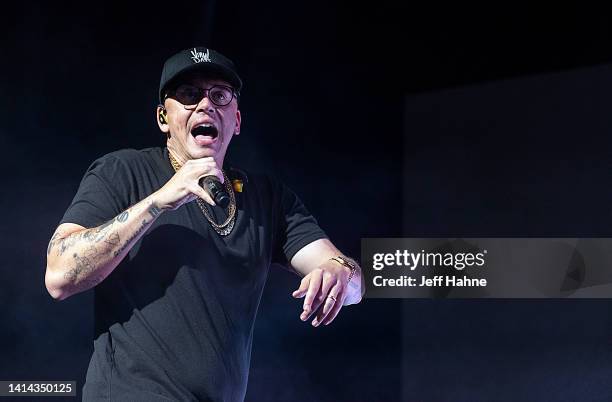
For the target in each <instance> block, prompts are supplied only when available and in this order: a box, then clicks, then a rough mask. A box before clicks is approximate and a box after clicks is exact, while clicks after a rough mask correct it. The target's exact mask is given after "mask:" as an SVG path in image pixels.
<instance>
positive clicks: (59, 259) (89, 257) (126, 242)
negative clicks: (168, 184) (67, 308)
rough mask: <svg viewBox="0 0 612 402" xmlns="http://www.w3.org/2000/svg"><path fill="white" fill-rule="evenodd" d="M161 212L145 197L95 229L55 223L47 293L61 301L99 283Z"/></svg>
mask: <svg viewBox="0 0 612 402" xmlns="http://www.w3.org/2000/svg"><path fill="white" fill-rule="evenodd" d="M161 212H162V209H161V208H159V207H158V204H157V203H156V202H154V198H153V196H149V197H147V198H145V199H144V200H142V201H140V202H139V203H138V204H135V205H133V206H132V207H130V208H128V209H127V210H125V211H123V212H122V213H120V214H119V215H117V217H115V218H113V219H111V220H109V221H108V222H106V223H104V224H102V225H100V226H98V227H95V228H90V229H86V228H84V227H82V226H80V225H76V224H74V223H63V224H61V225H59V227H58V228H57V230H56V231H55V233H54V234H53V237H52V238H51V241H50V242H49V246H48V248H47V271H46V274H45V285H46V287H47V291H48V292H49V294H50V295H51V296H52V297H53V298H54V299H59V300H63V299H66V298H67V297H70V296H72V295H74V294H76V293H79V292H83V291H85V290H87V289H90V288H92V287H94V286H96V285H97V284H98V283H100V282H102V280H104V278H106V277H107V276H108V275H109V274H110V273H111V272H112V271H113V270H114V269H115V267H117V265H119V262H121V260H122V259H123V257H125V255H126V254H127V253H128V251H129V250H130V249H131V248H132V246H133V245H134V243H136V242H137V241H138V239H140V237H141V236H142V235H143V234H144V233H145V232H146V230H147V229H148V228H149V227H150V226H151V224H152V223H153V222H154V221H155V219H156V218H157V217H158V216H159V215H160V214H161Z"/></svg>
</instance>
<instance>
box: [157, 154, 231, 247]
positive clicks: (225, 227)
mask: <svg viewBox="0 0 612 402" xmlns="http://www.w3.org/2000/svg"><path fill="white" fill-rule="evenodd" d="M168 156H169V157H170V164H172V168H174V171H175V172H177V171H178V170H179V169H180V168H181V165H180V164H179V163H178V162H177V161H176V159H174V157H173V156H172V154H171V153H170V151H169V150H168ZM222 173H223V178H224V180H223V181H224V184H225V189H226V190H227V193H228V194H229V197H230V205H229V211H228V214H227V215H228V216H227V219H226V220H225V222H223V223H222V224H220V225H219V224H218V223H217V222H215V221H214V219H213V217H212V216H211V214H210V212H208V208H207V207H206V202H205V201H204V200H203V199H201V198H200V197H198V198H196V202H197V203H198V206H199V207H200V209H201V210H202V213H203V214H204V216H205V217H206V220H208V223H210V225H211V226H212V228H213V229H214V230H215V232H217V233H219V234H220V235H221V236H227V235H228V234H230V233H231V232H232V229H234V223H236V197H235V196H234V189H233V188H232V185H231V184H230V180H229V178H228V177H227V175H226V174H225V172H223V171H222Z"/></svg>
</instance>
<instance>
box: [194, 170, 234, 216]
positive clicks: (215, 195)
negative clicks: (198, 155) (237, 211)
mask: <svg viewBox="0 0 612 402" xmlns="http://www.w3.org/2000/svg"><path fill="white" fill-rule="evenodd" d="M200 186H202V188H204V190H206V192H207V193H208V195H210V198H212V199H213V201H215V204H217V205H218V206H220V207H221V208H226V207H227V206H228V205H229V202H230V197H229V194H228V193H227V191H225V186H223V184H221V181H219V179H218V178H217V176H214V175H210V176H204V177H202V178H201V179H200Z"/></svg>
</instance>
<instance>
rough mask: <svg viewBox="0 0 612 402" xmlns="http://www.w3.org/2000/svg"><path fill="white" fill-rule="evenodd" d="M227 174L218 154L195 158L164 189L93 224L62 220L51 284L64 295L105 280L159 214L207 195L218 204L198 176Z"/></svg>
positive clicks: (50, 259)
mask: <svg viewBox="0 0 612 402" xmlns="http://www.w3.org/2000/svg"><path fill="white" fill-rule="evenodd" d="M211 174H214V175H216V176H217V177H218V178H219V180H221V182H223V174H222V173H221V170H220V169H219V167H218V166H217V163H216V161H215V159H214V158H213V157H205V158H200V159H192V160H188V161H187V162H185V164H184V165H183V166H182V167H181V168H180V169H179V170H178V171H177V172H176V174H175V175H174V176H172V178H171V179H170V180H169V181H168V182H167V183H166V184H165V185H164V186H163V187H162V188H160V189H159V190H157V191H156V192H154V193H153V194H151V195H150V196H148V197H147V198H145V199H143V200H142V201H140V202H139V203H138V204H136V205H134V206H132V207H130V208H128V209H127V210H125V211H123V212H122V213H120V214H119V215H117V217H115V218H113V219H111V220H110V221H108V222H106V223H104V224H102V225H100V226H98V227H96V228H91V229H86V228H84V227H82V226H79V225H76V224H74V223H64V224H62V225H60V226H59V227H58V228H57V230H56V231H55V233H54V234H53V237H52V238H51V241H50V242H49V247H48V248H47V272H46V274H45V285H46V287H47V291H48V292H49V294H51V296H52V297H53V298H54V299H59V300H63V299H65V298H67V297H70V296H72V295H73V294H76V293H79V292H83V291H85V290H87V289H91V288H93V287H94V286H96V285H97V284H98V283H100V282H102V281H103V280H104V278H106V277H107V276H108V275H110V273H111V272H112V271H113V270H114V269H115V267H117V265H119V262H121V260H122V259H123V257H125V255H126V254H127V253H128V251H130V249H131V248H132V247H133V246H134V244H135V243H136V242H137V241H138V239H140V237H142V235H143V234H144V233H145V232H146V231H147V229H148V228H149V227H150V226H151V224H152V223H153V222H154V221H155V219H157V217H158V216H159V214H161V213H162V212H163V211H167V210H175V209H177V208H179V207H180V206H181V205H183V204H185V203H188V202H191V201H193V200H195V199H196V198H197V197H200V198H202V199H203V200H204V201H206V202H207V203H209V204H211V205H214V201H213V200H212V199H211V198H210V195H208V193H207V192H206V191H204V189H203V188H202V187H200V185H199V184H198V181H199V179H200V178H201V177H204V176H207V175H211Z"/></svg>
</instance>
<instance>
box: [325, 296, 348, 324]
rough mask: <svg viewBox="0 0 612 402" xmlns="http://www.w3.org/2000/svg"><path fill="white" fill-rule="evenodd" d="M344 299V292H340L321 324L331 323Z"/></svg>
mask: <svg viewBox="0 0 612 402" xmlns="http://www.w3.org/2000/svg"><path fill="white" fill-rule="evenodd" d="M344 299H346V292H342V293H341V294H340V295H339V297H338V301H337V302H336V303H335V304H334V307H333V308H332V309H331V311H330V312H329V314H328V315H327V317H325V319H324V320H323V321H322V324H323V325H329V324H331V322H332V321H333V320H334V319H335V318H336V316H337V315H338V313H339V312H340V309H341V308H342V306H343V305H344Z"/></svg>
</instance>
